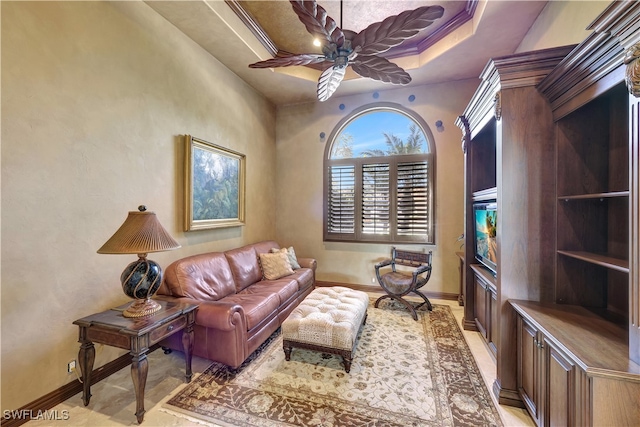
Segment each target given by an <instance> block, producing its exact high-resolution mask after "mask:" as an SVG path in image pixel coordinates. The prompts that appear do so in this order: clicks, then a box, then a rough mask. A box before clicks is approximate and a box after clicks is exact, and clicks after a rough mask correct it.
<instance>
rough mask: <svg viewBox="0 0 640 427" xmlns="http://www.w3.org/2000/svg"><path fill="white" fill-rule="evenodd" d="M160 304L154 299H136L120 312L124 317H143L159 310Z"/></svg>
mask: <svg viewBox="0 0 640 427" xmlns="http://www.w3.org/2000/svg"><path fill="white" fill-rule="evenodd" d="M161 308H162V306H161V305H160V304H158V303H157V302H156V301H154V300H152V299H150V298H147V299H137V300H135V301H133V303H132V304H131V305H130V306H129V307H128V308H127V309H126V310H125V311H123V312H122V315H123V316H124V317H144V316H148V315H150V314H153V313H155V312H157V311H160V309H161Z"/></svg>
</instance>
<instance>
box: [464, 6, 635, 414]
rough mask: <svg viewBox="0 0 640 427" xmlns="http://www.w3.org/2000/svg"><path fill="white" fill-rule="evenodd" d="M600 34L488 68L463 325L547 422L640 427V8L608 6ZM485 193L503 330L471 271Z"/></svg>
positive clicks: (467, 142)
mask: <svg viewBox="0 0 640 427" xmlns="http://www.w3.org/2000/svg"><path fill="white" fill-rule="evenodd" d="M589 30H591V35H590V36H588V37H587V38H586V39H585V41H584V42H582V43H581V44H579V45H578V46H571V47H567V48H557V49H548V50H543V51H538V52H529V53H523V54H516V55H512V56H509V57H503V58H497V59H494V60H492V61H490V62H489V64H488V65H487V68H485V71H484V72H483V74H482V75H481V78H482V83H481V84H480V86H479V88H478V90H477V91H476V93H475V95H474V97H473V98H472V99H471V102H470V103H469V105H468V107H467V109H465V111H464V114H463V115H462V116H461V117H460V118H459V119H458V121H457V122H456V123H457V125H458V126H460V127H461V129H462V131H463V150H465V235H466V241H465V244H466V249H465V257H466V265H467V267H466V268H465V274H466V275H465V277H464V286H465V321H464V323H463V325H464V327H465V329H472V330H479V331H480V332H481V333H483V336H485V337H492V336H493V334H495V336H494V337H492V338H489V339H490V340H491V341H492V342H494V343H495V348H496V354H497V358H496V360H497V375H496V380H495V382H494V387H493V391H494V393H495V394H496V396H497V397H498V400H499V402H500V403H501V404H510V405H518V406H524V407H526V408H527V410H528V411H529V412H530V414H531V416H532V418H533V419H534V420H535V421H536V423H537V424H538V425H539V426H555V425H585V426H597V425H616V426H617V425H640V405H638V402H639V401H640V400H639V399H640V2H633V1H624V2H613V3H611V4H610V5H609V6H608V7H607V8H606V9H605V10H604V11H603V13H602V14H601V15H600V16H599V17H598V18H597V19H596V21H595V22H594V23H593V24H592V25H591V26H590V28H589ZM492 150H494V151H495V167H494V166H493V164H492V162H491V160H487V158H488V157H490V156H491V152H492ZM484 165H487V166H486V168H485V170H482V169H483V166H484ZM494 176H495V179H494V178H493V177H494ZM494 182H495V183H494ZM487 191H489V192H491V191H494V192H495V194H496V199H497V204H498V225H497V243H498V267H497V274H496V277H495V290H496V301H495V304H496V307H497V311H496V312H497V315H496V316H497V318H496V321H495V322H493V321H489V320H488V319H487V314H486V313H487V298H486V297H483V296H482V293H483V292H484V293H485V294H486V287H484V288H483V287H482V286H479V285H478V280H477V277H478V276H477V272H474V270H473V269H472V268H471V265H472V264H473V257H474V251H473V234H472V232H473V218H472V217H471V213H472V207H473V203H474V201H475V200H477V199H478V198H479V197H480V198H481V197H482V196H483V194H485V193H486V192H487ZM478 314H480V315H481V317H478ZM482 316H483V317H482ZM480 319H481V320H480ZM493 323H495V328H496V330H495V331H492V332H487V328H490V327H491V325H492V324H493Z"/></svg>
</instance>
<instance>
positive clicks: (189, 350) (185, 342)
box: [182, 323, 193, 383]
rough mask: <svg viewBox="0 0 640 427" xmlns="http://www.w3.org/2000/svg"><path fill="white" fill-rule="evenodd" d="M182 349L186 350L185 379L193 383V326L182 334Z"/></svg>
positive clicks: (189, 326)
mask: <svg viewBox="0 0 640 427" xmlns="http://www.w3.org/2000/svg"><path fill="white" fill-rule="evenodd" d="M182 349H183V350H184V358H185V361H186V364H187V366H186V370H185V379H186V381H187V382H188V383H190V382H191V377H192V376H193V373H192V372H191V359H192V358H193V324H192V323H191V324H189V325H187V327H186V328H185V330H184V332H182Z"/></svg>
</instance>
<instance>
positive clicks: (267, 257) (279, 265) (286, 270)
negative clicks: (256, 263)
mask: <svg viewBox="0 0 640 427" xmlns="http://www.w3.org/2000/svg"><path fill="white" fill-rule="evenodd" d="M259 256H260V265H261V266H262V275H263V277H264V278H265V279H267V280H276V279H279V278H281V277H284V276H288V275H290V274H293V270H292V269H291V263H289V257H288V256H287V254H285V253H284V252H276V253H268V254H259Z"/></svg>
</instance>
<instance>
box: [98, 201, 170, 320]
mask: <svg viewBox="0 0 640 427" xmlns="http://www.w3.org/2000/svg"><path fill="white" fill-rule="evenodd" d="M179 247H180V244H178V242H176V241H175V240H174V239H173V237H171V236H170V235H169V233H168V232H167V230H165V229H164V228H163V227H162V225H161V224H160V222H159V221H158V219H157V218H156V214H155V212H148V211H147V207H146V206H144V205H141V206H138V211H137V212H136V211H131V212H129V215H128V216H127V219H126V220H125V221H124V223H122V225H121V226H120V228H119V229H118V231H116V232H115V233H114V235H113V236H111V238H110V239H109V240H107V242H106V243H105V244H104V245H102V247H101V248H100V249H98V253H99V254H137V255H138V260H137V261H134V262H132V263H131V264H129V265H128V266H127V268H125V269H124V271H123V272H122V275H121V276H120V282H121V283H122V290H123V291H124V293H125V294H127V295H128V296H129V297H131V298H134V300H135V301H134V302H133V303H132V304H131V305H130V306H129V307H128V308H127V309H126V310H125V311H124V312H123V313H122V314H123V316H124V317H142V316H147V315H149V314H153V313H155V312H156V311H158V310H160V308H161V306H160V304H158V303H157V302H156V301H154V300H152V299H151V297H152V296H153V295H154V294H155V293H156V291H157V290H158V288H159V287H160V284H161V283H162V269H161V268H160V266H159V265H158V264H157V263H156V262H154V261H151V260H148V259H147V254H148V253H149V252H162V251H168V250H172V249H178V248H179Z"/></svg>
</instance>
